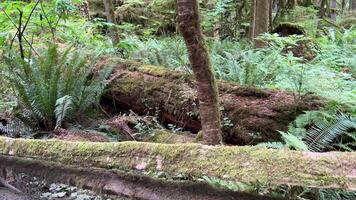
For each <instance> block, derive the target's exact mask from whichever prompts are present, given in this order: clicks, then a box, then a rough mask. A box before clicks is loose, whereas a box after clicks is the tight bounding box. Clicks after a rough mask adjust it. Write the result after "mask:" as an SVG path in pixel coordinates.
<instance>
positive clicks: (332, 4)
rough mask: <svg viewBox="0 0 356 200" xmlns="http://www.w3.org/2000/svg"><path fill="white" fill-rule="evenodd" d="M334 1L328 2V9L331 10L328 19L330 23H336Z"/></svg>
mask: <svg viewBox="0 0 356 200" xmlns="http://www.w3.org/2000/svg"><path fill="white" fill-rule="evenodd" d="M336 6H337V5H336V0H331V2H330V9H331V12H330V19H331V20H332V21H336Z"/></svg>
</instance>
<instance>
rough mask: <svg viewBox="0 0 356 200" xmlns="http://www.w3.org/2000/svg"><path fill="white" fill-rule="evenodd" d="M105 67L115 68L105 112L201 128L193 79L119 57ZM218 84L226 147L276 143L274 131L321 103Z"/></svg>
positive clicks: (104, 63) (105, 62)
mask: <svg viewBox="0 0 356 200" xmlns="http://www.w3.org/2000/svg"><path fill="white" fill-rule="evenodd" d="M109 66H112V67H114V72H113V74H112V77H111V78H110V83H109V87H108V88H107V92H106V93H105V95H104V97H103V99H102V102H101V104H102V106H103V107H106V109H107V110H110V111H113V110H114V109H113V108H117V107H119V108H122V109H125V110H127V109H130V110H133V111H135V112H137V113H140V114H147V113H150V114H158V117H159V118H160V120H161V122H162V123H164V124H174V125H177V126H179V127H183V128H185V129H186V130H189V131H191V132H193V133H197V132H198V131H199V130H201V124H200V119H199V109H198V107H199V105H198V101H197V96H196V92H195V91H196V90H195V82H194V78H193V76H192V75H189V74H186V73H183V72H178V71H172V70H168V69H165V68H162V67H155V66H150V65H143V64H140V63H137V62H129V61H125V60H120V59H117V58H103V59H102V60H101V61H100V62H99V63H98V68H103V67H109ZM218 84H219V92H220V96H219V98H220V104H221V109H222V115H223V116H222V121H223V125H224V129H223V132H224V135H223V137H224V141H225V142H226V143H228V144H236V145H245V144H256V143H259V142H262V141H273V140H278V139H279V138H280V135H279V133H278V132H277V130H280V131H286V130H287V126H288V124H289V123H290V122H291V121H293V120H294V119H295V118H296V116H297V115H298V114H300V113H302V111H305V110H315V109H318V108H319V107H320V106H321V105H322V102H321V100H320V99H318V98H317V97H315V96H311V95H308V96H305V97H304V98H303V101H302V102H303V103H296V101H295V100H294V96H293V94H291V93H287V92H283V91H276V90H267V89H263V90H262V89H257V88H251V87H243V86H239V85H236V84H233V83H230V82H225V81H219V82H218ZM298 102H299V101H298ZM113 114H115V112H114V113H113Z"/></svg>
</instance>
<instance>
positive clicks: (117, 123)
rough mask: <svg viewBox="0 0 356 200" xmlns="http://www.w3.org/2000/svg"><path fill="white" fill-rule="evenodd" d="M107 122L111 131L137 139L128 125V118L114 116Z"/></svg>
mask: <svg viewBox="0 0 356 200" xmlns="http://www.w3.org/2000/svg"><path fill="white" fill-rule="evenodd" d="M106 124H107V125H109V126H110V131H113V132H115V133H116V134H121V135H124V136H125V139H126V140H136V139H135V137H134V132H133V131H132V130H131V128H130V127H129V126H128V125H127V120H125V119H124V118H123V117H115V118H112V119H110V120H109V121H108V122H107V123H106Z"/></svg>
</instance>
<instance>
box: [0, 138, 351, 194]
mask: <svg viewBox="0 0 356 200" xmlns="http://www.w3.org/2000/svg"><path fill="white" fill-rule="evenodd" d="M0 155H4V156H12V157H16V158H31V159H36V160H42V161H49V162H55V163H60V164H64V165H75V166H77V167H95V168H102V169H115V170H124V171H127V170H135V171H141V172H153V173H158V172H164V173H165V174H168V175H170V176H175V175H185V176H188V177H201V176H209V177H215V178H221V179H225V180H231V181H238V182H242V183H260V184H262V185H282V184H287V185H298V186H304V187H314V188H343V189H346V190H356V153H352V152H351V153H346V152H329V153H311V152H300V151H290V150H272V149H264V148H258V147H249V146H244V147H232V146H206V145H201V144H157V143H142V142H122V143H93V142H67V141H59V140H28V139H10V138H5V137H0ZM2 163H3V161H1V164H2Z"/></svg>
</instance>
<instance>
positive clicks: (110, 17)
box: [103, 0, 120, 46]
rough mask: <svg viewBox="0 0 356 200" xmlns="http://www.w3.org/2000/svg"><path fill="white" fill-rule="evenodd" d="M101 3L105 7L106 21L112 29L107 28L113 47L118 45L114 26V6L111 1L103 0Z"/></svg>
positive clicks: (117, 36) (117, 35) (115, 23)
mask: <svg viewBox="0 0 356 200" xmlns="http://www.w3.org/2000/svg"><path fill="white" fill-rule="evenodd" d="M103 3H104V7H105V15H106V19H107V21H108V22H109V23H111V24H112V25H113V27H110V28H109V32H110V37H111V39H112V42H113V45H114V46H115V45H116V44H118V43H119V40H120V37H119V33H118V31H117V28H116V27H115V25H117V22H116V18H115V12H114V4H113V3H112V0H103Z"/></svg>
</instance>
